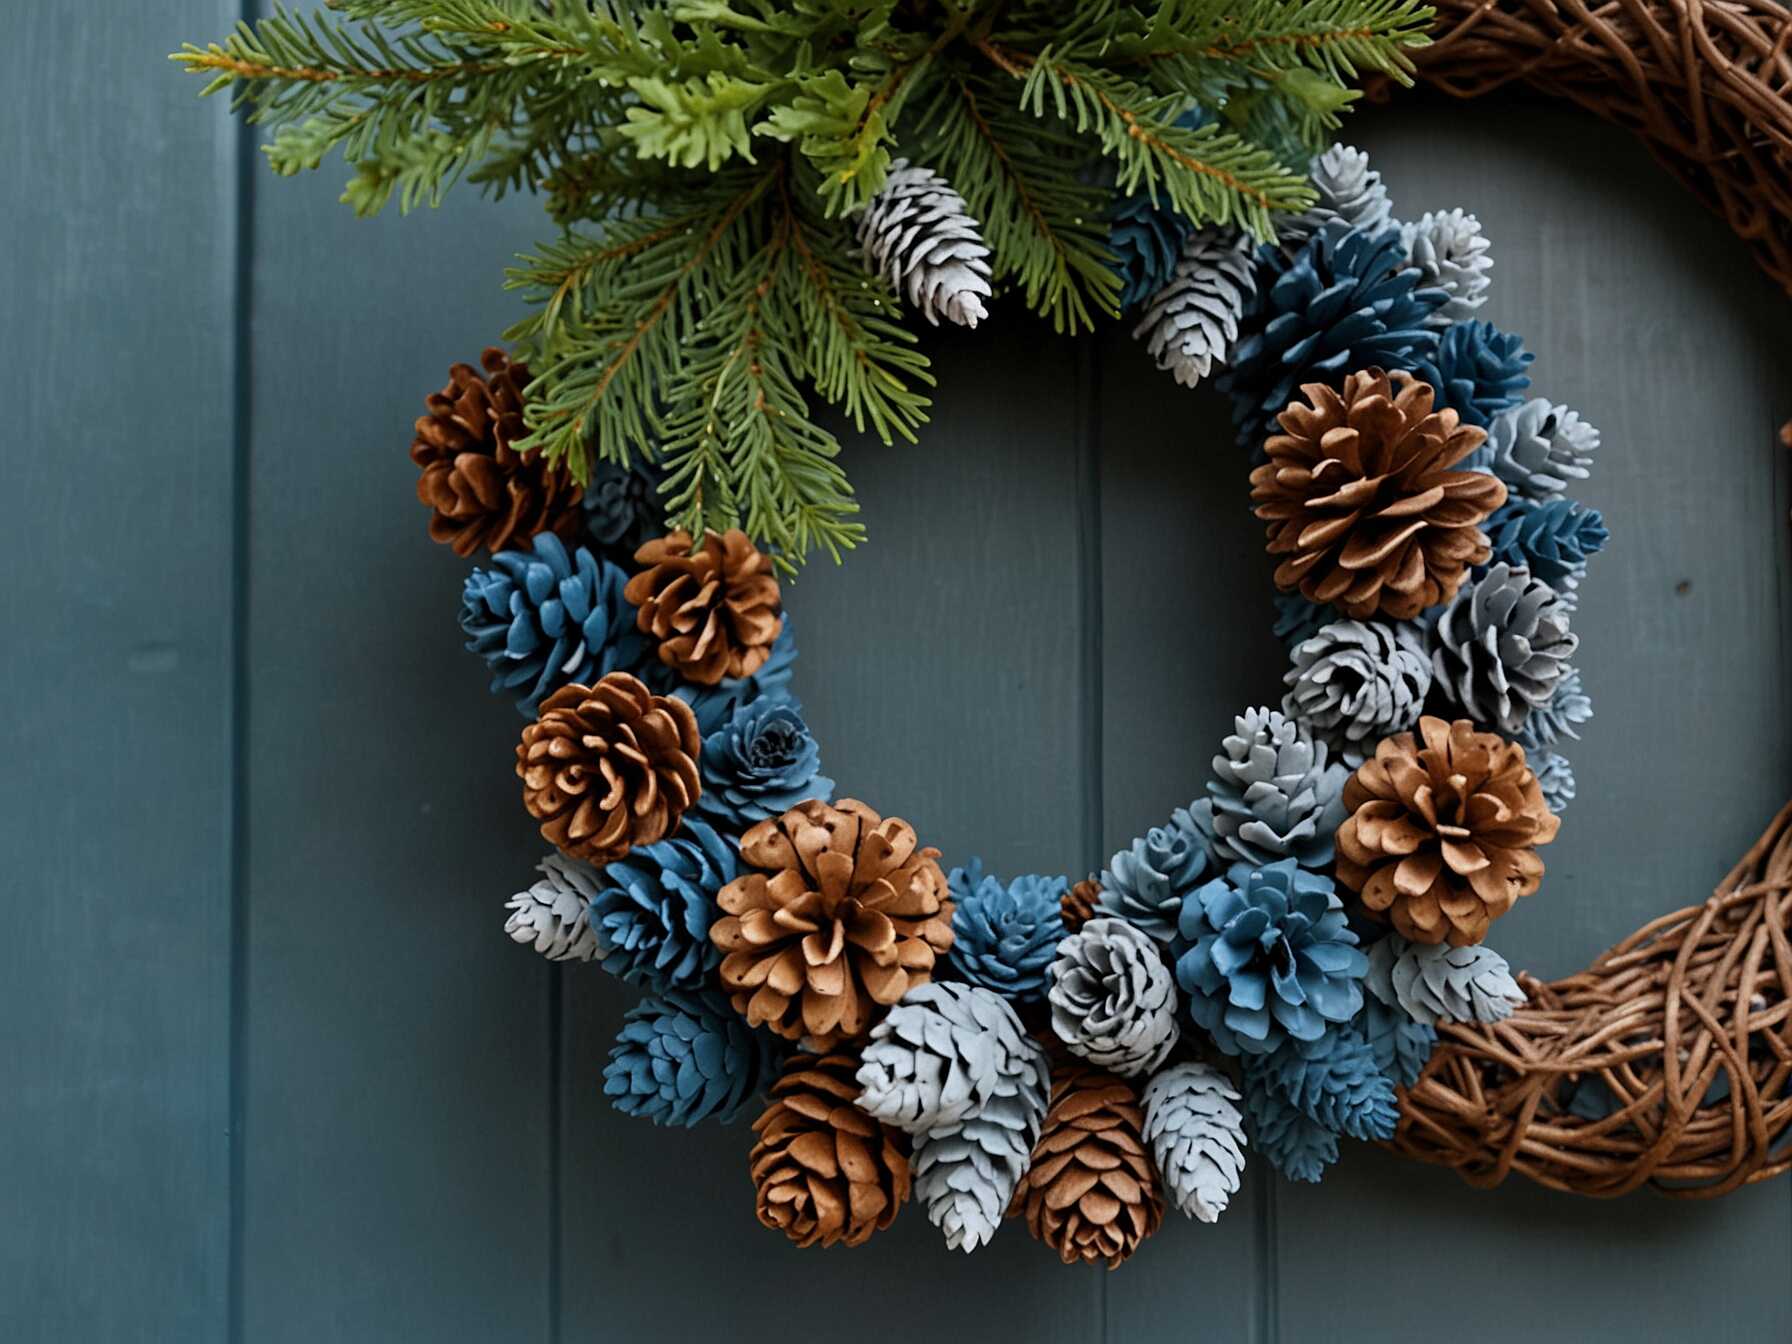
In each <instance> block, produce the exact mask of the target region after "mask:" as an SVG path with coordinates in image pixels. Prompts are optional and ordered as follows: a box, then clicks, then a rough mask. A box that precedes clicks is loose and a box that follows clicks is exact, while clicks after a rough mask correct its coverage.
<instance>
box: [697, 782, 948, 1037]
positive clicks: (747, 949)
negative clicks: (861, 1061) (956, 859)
mask: <svg viewBox="0 0 1792 1344" xmlns="http://www.w3.org/2000/svg"><path fill="white" fill-rule="evenodd" d="M740 853H741V858H742V859H743V860H744V861H745V863H746V864H748V865H751V866H752V867H753V868H757V869H761V870H763V871H760V872H745V873H743V874H742V875H741V876H740V877H738V878H736V879H735V880H734V881H732V882H730V883H729V884H728V885H727V886H725V887H723V888H722V891H721V894H720V895H719V896H717V898H716V900H717V903H718V904H719V905H720V906H721V907H722V909H723V911H724V912H726V913H725V914H724V916H723V917H722V918H720V919H718V920H716V921H715V922H714V923H713V924H711V925H710V928H709V937H710V940H711V941H712V942H714V943H715V945H716V946H717V947H719V948H721V950H722V951H723V953H724V954H725V955H724V956H723V958H722V966H721V972H720V974H721V980H722V987H723V988H724V989H725V990H727V991H728V992H729V994H730V995H732V997H733V1000H734V1009H735V1011H736V1012H738V1013H740V1014H741V1015H742V1016H743V1017H745V1018H746V1019H747V1021H748V1023H749V1024H751V1025H752V1026H755V1027H757V1026H759V1025H761V1024H764V1025H765V1026H767V1027H769V1028H771V1030H773V1031H775V1032H776V1033H777V1034H778V1035H780V1036H785V1037H788V1038H789V1039H791V1040H793V1041H794V1040H801V1041H804V1042H805V1043H806V1044H807V1045H808V1046H810V1047H811V1048H814V1049H819V1050H826V1049H828V1048H830V1047H832V1046H833V1045H836V1044H837V1043H839V1042H841V1041H847V1040H853V1039H855V1038H857V1037H859V1036H863V1035H864V1034H865V1033H866V1032H867V1031H869V1030H870V1029H871V1024H872V1023H873V1022H874V1021H875V1020H876V1019H877V1018H879V1017H881V1016H883V1011H884V1009H886V1008H887V1007H889V1005H891V1004H892V1003H895V1002H896V1000H898V999H900V998H901V997H902V995H903V993H904V992H905V991H907V990H909V989H912V988H913V987H914V986H916V985H924V984H926V983H927V982H928V981H929V980H931V979H932V978H933V962H934V958H935V956H937V955H938V954H939V953H941V952H944V951H945V950H946V949H947V948H949V947H950V946H952V900H951V897H950V896H949V895H948V889H947V886H946V876H945V874H944V873H942V872H941V871H940V866H939V863H938V862H937V860H938V858H939V851H938V850H937V849H922V848H918V847H917V845H916V840H915V832H914V828H913V827H911V826H910V825H909V824H908V823H907V822H906V821H901V820H899V819H898V818H895V817H891V818H889V819H888V820H886V819H884V818H883V817H880V816H878V814H877V813H875V812H873V811H872V810H871V809H870V808H868V807H866V806H865V804H863V803H861V802H856V801H854V800H853V799H850V798H843V799H841V800H840V801H839V802H837V803H835V804H834V805H833V806H831V807H830V806H829V805H828V804H826V803H823V802H819V801H810V802H806V803H800V804H798V805H797V806H796V807H794V808H792V809H791V810H790V811H788V812H786V813H785V814H784V815H783V816H781V817H778V818H775V819H772V820H768V821H762V822H760V823H759V824H758V825H757V826H754V827H753V828H752V829H751V830H749V831H748V832H747V833H746V834H745V835H744V836H742V837H741V842H740Z"/></svg>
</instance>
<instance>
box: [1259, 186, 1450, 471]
mask: <svg viewBox="0 0 1792 1344" xmlns="http://www.w3.org/2000/svg"><path fill="white" fill-rule="evenodd" d="M1257 255H1258V264H1259V266H1260V267H1263V268H1264V271H1263V274H1262V276H1261V278H1260V280H1259V283H1258V286H1257V294H1256V298H1255V301H1254V302H1253V304H1252V305H1251V307H1250V308H1249V309H1248V310H1247V313H1246V320H1245V325H1244V327H1243V329H1242V330H1241V331H1240V333H1239V339H1238V342H1237V344H1236V345H1234V346H1233V348H1232V366H1231V370H1230V372H1228V374H1227V375H1226V380H1225V386H1226V388H1227V390H1228V391H1230V392H1231V394H1232V423H1233V424H1234V425H1235V426H1236V427H1237V430H1238V439H1239V442H1240V443H1241V444H1242V445H1244V446H1245V447H1247V448H1250V449H1252V450H1254V451H1255V450H1258V449H1261V447H1262V446H1263V441H1264V440H1265V439H1266V438H1267V437H1268V436H1269V435H1270V434H1271V433H1273V432H1274V425H1275V417H1276V416H1278V415H1280V414H1281V413H1282V412H1283V411H1284V410H1286V409H1287V407H1288V403H1289V402H1291V401H1292V400H1294V396H1295V393H1296V392H1297V391H1298V390H1299V388H1300V387H1301V385H1302V384H1305V383H1329V384H1334V385H1335V384H1337V383H1340V382H1341V381H1342V380H1343V379H1344V377H1345V375H1346V374H1350V373H1354V372H1356V371H1357V370H1359V369H1370V368H1381V369H1414V368H1418V367H1420V366H1422V365H1423V364H1424V363H1426V362H1428V361H1430V360H1432V359H1433V358H1434V357H1435V356H1436V354H1437V348H1438V334H1437V331H1436V329H1435V328H1433V327H1431V326H1429V325H1427V319H1428V318H1429V317H1430V316H1431V314H1432V313H1433V312H1435V311H1436V310H1437V309H1438V308H1440V307H1442V306H1443V305H1444V303H1445V302H1446V301H1447V300H1448V299H1449V297H1450V296H1449V294H1448V293H1447V292H1445V291H1444V290H1441V289H1421V288H1420V287H1419V281H1420V278H1421V273H1420V271H1419V270H1418V268H1417V267H1415V266H1409V265H1408V264H1407V261H1406V245H1405V243H1404V242H1403V241H1402V239H1401V236H1400V229H1399V226H1397V225H1394V224H1378V225H1374V226H1370V227H1365V228H1357V229H1352V228H1350V227H1348V226H1346V225H1345V224H1343V223H1342V222H1341V221H1338V220H1333V221H1330V222H1328V223H1326V224H1324V225H1322V226H1321V227H1320V229H1319V230H1318V232H1316V233H1315V234H1314V235H1313V236H1312V238H1311V239H1309V240H1308V241H1307V243H1306V245H1305V246H1304V247H1302V248H1301V250H1300V251H1299V252H1298V253H1296V254H1295V256H1294V258H1293V260H1292V261H1289V262H1286V263H1284V262H1283V260H1282V257H1281V254H1280V253H1279V252H1277V251H1276V250H1275V248H1273V247H1268V246H1266V247H1263V248H1260V249H1259V250H1258V254H1257ZM1278 271H1279V273H1278ZM1272 276H1273V279H1272V278H1271V277H1272Z"/></svg>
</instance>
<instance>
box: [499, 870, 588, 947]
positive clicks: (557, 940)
mask: <svg viewBox="0 0 1792 1344" xmlns="http://www.w3.org/2000/svg"><path fill="white" fill-rule="evenodd" d="M536 867H537V868H539V869H540V870H541V873H542V877H541V880H540V881H539V882H537V883H536V884H535V885H534V886H532V887H530V888H529V889H528V890H527V891H519V892H518V893H517V894H516V895H514V896H512V897H511V898H510V900H509V902H508V903H507V904H506V905H505V907H504V908H505V909H506V910H508V911H510V918H509V919H507V920H505V921H504V932H505V933H508V934H509V935H510V937H511V939H512V941H514V942H518V943H531V944H533V945H534V947H535V950H536V951H537V952H539V953H541V955H542V956H544V957H546V958H547V959H548V960H549V961H590V960H591V959H592V958H593V957H595V956H596V955H597V951H598V948H597V937H596V935H594V934H593V933H592V932H591V925H590V924H589V923H588V922H587V921H586V919H585V912H586V910H587V908H588V907H589V906H590V904H591V898H592V897H593V896H595V895H597V888H598V874H597V870H596V869H595V868H593V867H592V866H591V865H590V864H588V863H581V862H580V861H579V860H577V859H569V858H567V857H566V855H564V854H558V853H555V854H550V855H548V856H547V857H546V858H545V859H543V860H542V861H541V862H540V863H539V864H537V865H536Z"/></svg>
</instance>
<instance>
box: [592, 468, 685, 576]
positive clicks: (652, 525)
mask: <svg viewBox="0 0 1792 1344" xmlns="http://www.w3.org/2000/svg"><path fill="white" fill-rule="evenodd" d="M662 479H663V477H662V475H661V472H660V469H659V468H658V467H656V466H655V465H654V464H653V463H651V462H649V461H647V459H646V458H644V457H637V458H636V459H635V460H634V461H632V462H630V463H629V464H628V466H626V467H619V466H617V465H616V464H615V463H614V462H599V463H598V464H597V465H596V466H594V467H593V468H592V469H591V484H589V485H587V486H586V487H585V534H586V535H587V536H588V537H590V538H591V543H592V547H593V549H594V550H596V551H597V553H598V554H599V555H601V556H603V557H604V558H605V559H607V560H611V561H614V562H615V563H616V564H617V565H619V566H621V567H622V568H623V569H624V570H627V571H628V572H629V573H631V574H632V573H633V572H634V565H635V552H636V551H638V550H640V549H641V547H642V546H644V545H646V544H647V543H648V542H649V541H652V540H653V539H654V538H655V537H658V536H663V535H664V534H665V531H666V511H665V509H664V508H663V507H662V506H661V504H660V482H661V480H662Z"/></svg>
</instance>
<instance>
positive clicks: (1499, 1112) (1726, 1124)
mask: <svg viewBox="0 0 1792 1344" xmlns="http://www.w3.org/2000/svg"><path fill="white" fill-rule="evenodd" d="M1789 929H1792V803H1788V804H1787V805H1786V807H1785V808H1783V809H1782V810H1781V811H1780V814H1779V815H1778V816H1777V817H1775V818H1774V820H1773V823H1772V824H1771V825H1770V826H1769V827H1768V828H1767V831H1766V832H1765V834H1763V835H1762V836H1761V838H1760V839H1759V840H1757V841H1756V842H1755V844H1754V847H1753V848H1752V849H1750V850H1749V852H1748V853H1747V854H1745V855H1744V856H1743V857H1742V859H1741V860H1740V861H1738V863H1737V864H1736V866H1735V867H1734V868H1733V869H1731V870H1730V873H1729V875H1728V876H1727V877H1725V878H1724V880H1723V881H1722V882H1721V883H1719V884H1718V887H1717V891H1716V893H1715V894H1714V895H1713V896H1712V897H1711V899H1710V900H1708V901H1706V902H1705V903H1704V904H1703V905H1696V906H1691V907H1689V908H1687V909H1685V910H1678V911H1676V912H1674V913H1673V914H1671V915H1664V916H1662V918H1660V919H1657V920H1655V921H1654V922H1653V923H1651V924H1649V925H1647V926H1645V927H1644V928H1642V929H1639V930H1638V931H1637V932H1635V933H1633V934H1631V935H1630V937H1628V938H1626V939H1625V940H1624V941H1623V942H1621V943H1619V944H1618V945H1617V946H1616V947H1614V948H1612V949H1611V950H1610V951H1609V952H1607V953H1605V955H1603V956H1602V957H1600V958H1599V959H1598V960H1597V961H1595V962H1594V963H1593V964H1592V965H1591V966H1590V967H1588V968H1587V969H1586V970H1584V971H1582V972H1580V973H1579V974H1578V975H1572V976H1569V977H1568V978H1567V979H1565V980H1558V981H1555V982H1554V983H1553V984H1544V983H1542V982H1540V981H1538V980H1536V979H1534V978H1532V977H1530V976H1520V977H1519V979H1520V982H1521V984H1522V985H1523V986H1524V989H1525V992H1526V993H1527V994H1528V995H1529V997H1530V1002H1529V1003H1528V1004H1527V1005H1526V1006H1525V1007H1523V1008H1521V1009H1519V1010H1518V1011H1517V1012H1515V1013H1514V1014H1513V1015H1512V1016H1511V1017H1509V1018H1507V1019H1506V1020H1505V1021H1504V1022H1500V1023H1496V1024H1494V1025H1491V1026H1483V1025H1478V1024H1474V1023H1468V1024H1459V1025H1451V1026H1444V1027H1440V1028H1439V1029H1438V1043H1437V1049H1436V1050H1435V1051H1434V1052H1433V1053H1432V1056H1431V1059H1430V1061H1429V1062H1428V1063H1427V1064H1426V1066H1425V1071H1424V1072H1423V1073H1422V1074H1421V1075H1420V1076H1419V1079H1418V1081H1417V1082H1415V1083H1414V1084H1413V1085H1412V1086H1411V1087H1410V1088H1408V1089H1406V1090H1405V1091H1404V1092H1403V1093H1402V1094H1401V1106H1400V1128H1399V1130H1398V1131H1397V1132H1396V1134H1395V1136H1394V1139H1393V1142H1392V1143H1391V1144H1390V1145H1389V1146H1390V1147H1392V1148H1393V1149H1394V1151H1396V1152H1399V1153H1402V1154H1405V1155H1406V1156H1408V1157H1414V1158H1418V1159H1419V1160H1421V1161H1424V1162H1435V1163H1440V1164H1442V1165H1445V1166H1449V1167H1454V1168H1455V1169H1456V1170H1457V1172H1458V1173H1460V1174H1461V1175H1462V1177H1463V1178H1464V1179H1465V1180H1467V1181H1468V1182H1469V1183H1470V1184H1471V1185H1479V1186H1494V1185H1498V1184H1499V1183H1500V1182H1501V1181H1503V1180H1505V1178H1506V1177H1507V1176H1509V1175H1511V1174H1512V1173H1513V1172H1517V1173H1519V1174H1520V1175H1523V1176H1527V1177H1529V1178H1530V1179H1531V1180H1533V1181H1536V1182H1538V1183H1539V1184H1541V1185H1547V1186H1550V1187H1552V1188H1554V1189H1557V1190H1567V1191H1571V1192H1573V1193H1576V1194H1583V1195H1597V1196H1611V1195H1622V1194H1626V1193H1628V1192H1629V1191H1631V1190H1635V1189H1636V1188H1638V1187H1639V1186H1642V1185H1644V1184H1647V1185H1650V1186H1652V1187H1653V1188H1655V1189H1656V1190H1658V1191H1660V1192H1661V1193H1663V1194H1667V1195H1673V1196H1677V1197H1680V1198H1689V1199H1704V1198H1710V1197H1712V1196H1715V1195H1722V1194H1727V1193H1728V1192H1729V1191H1731V1190H1734V1189H1736V1188H1737V1187H1738V1186H1741V1185H1745V1184H1748V1183H1750V1182H1754V1181H1762V1180H1766V1179H1767V1178H1768V1177H1770V1176H1777V1175H1779V1174H1780V1173H1782V1172H1784V1171H1786V1170H1788V1169H1792V1134H1789V1133H1788V1129H1789V1128H1792V1088H1789V1087H1788V1083H1789V1082H1792V938H1789V936H1788V930H1789Z"/></svg>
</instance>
